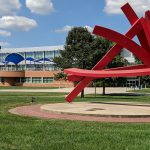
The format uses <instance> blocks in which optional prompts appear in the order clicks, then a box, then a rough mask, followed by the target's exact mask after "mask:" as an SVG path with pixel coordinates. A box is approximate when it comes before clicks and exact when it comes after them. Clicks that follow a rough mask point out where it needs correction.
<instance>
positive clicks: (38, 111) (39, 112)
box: [9, 105, 150, 123]
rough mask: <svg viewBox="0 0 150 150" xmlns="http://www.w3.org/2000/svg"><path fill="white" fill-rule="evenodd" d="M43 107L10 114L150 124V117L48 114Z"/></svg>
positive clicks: (37, 106)
mask: <svg viewBox="0 0 150 150" xmlns="http://www.w3.org/2000/svg"><path fill="white" fill-rule="evenodd" d="M41 106H42V105H29V106H20V107H16V108H13V109H10V110H9V112H10V113H13V114H16V115H21V116H30V117H37V118H42V119H62V120H78V121H97V122H126V123H150V117H146V118H141V117H140V118H133V117H132V118H127V117H126V118H119V117H110V116H109V117H100V116H88V115H86V116H83V115H73V114H72V115H71V114H58V113H54V112H48V111H45V110H42V109H41Z"/></svg>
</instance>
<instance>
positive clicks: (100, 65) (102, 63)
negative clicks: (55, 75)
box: [66, 19, 142, 102]
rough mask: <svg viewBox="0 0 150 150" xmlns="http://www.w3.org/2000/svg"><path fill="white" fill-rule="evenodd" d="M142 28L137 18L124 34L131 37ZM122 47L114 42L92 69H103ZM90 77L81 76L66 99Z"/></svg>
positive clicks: (68, 99) (72, 97)
mask: <svg viewBox="0 0 150 150" xmlns="http://www.w3.org/2000/svg"><path fill="white" fill-rule="evenodd" d="M141 29H142V27H141V23H140V19H139V20H137V21H136V22H135V23H134V25H133V26H132V28H131V29H130V30H129V31H128V32H127V33H126V34H125V35H126V36H127V37H129V38H131V39H132V38H133V37H134V36H135V35H136V34H137V33H139V32H140V30H141ZM122 48H123V47H122V46H120V45H119V44H116V45H115V46H114V47H112V48H111V49H110V50H109V51H108V52H107V54H106V55H105V56H104V57H103V58H102V59H101V60H100V61H99V62H98V63H97V64H96V65H95V66H94V67H93V70H98V69H99V70H100V69H103V68H104V67H105V66H107V65H108V63H109V62H110V61H112V60H113V58H114V57H115V56H116V55H117V54H118V53H119V52H120V50H121V49H122ZM92 80H93V79H92V78H83V80H82V81H81V82H79V83H78V84H77V85H76V87H75V88H74V89H73V90H72V91H71V92H70V93H69V94H68V95H67V97H66V100H67V101H68V102H72V101H73V99H74V98H75V97H76V96H77V95H78V94H79V93H80V92H81V91H82V90H83V89H84V88H85V87H86V86H87V85H88V84H89V83H90V82H91V81H92Z"/></svg>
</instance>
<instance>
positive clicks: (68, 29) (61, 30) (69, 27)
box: [55, 25, 73, 33]
mask: <svg viewBox="0 0 150 150" xmlns="http://www.w3.org/2000/svg"><path fill="white" fill-rule="evenodd" d="M72 28H73V26H69V25H66V26H64V27H62V28H61V29H57V30H55V32H58V33H61V32H69V31H70V30H71V29H72Z"/></svg>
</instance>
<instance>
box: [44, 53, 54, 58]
mask: <svg viewBox="0 0 150 150" xmlns="http://www.w3.org/2000/svg"><path fill="white" fill-rule="evenodd" d="M45 58H54V51H48V52H47V51H46V52H45Z"/></svg>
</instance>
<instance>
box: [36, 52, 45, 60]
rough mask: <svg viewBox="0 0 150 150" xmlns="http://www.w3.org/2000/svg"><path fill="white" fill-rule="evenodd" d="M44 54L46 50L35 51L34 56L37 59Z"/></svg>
mask: <svg viewBox="0 0 150 150" xmlns="http://www.w3.org/2000/svg"><path fill="white" fill-rule="evenodd" d="M43 54H44V52H35V53H34V55H35V56H34V58H35V59H41V58H43V56H44V55H43Z"/></svg>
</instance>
